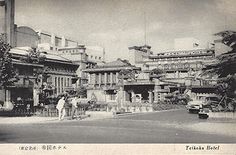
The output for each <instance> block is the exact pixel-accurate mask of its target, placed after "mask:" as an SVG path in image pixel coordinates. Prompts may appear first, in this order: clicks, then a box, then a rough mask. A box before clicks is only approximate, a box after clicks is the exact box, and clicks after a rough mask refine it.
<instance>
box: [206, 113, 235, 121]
mask: <svg viewBox="0 0 236 155" xmlns="http://www.w3.org/2000/svg"><path fill="white" fill-rule="evenodd" d="M208 116H209V118H232V119H236V112H209V113H208Z"/></svg>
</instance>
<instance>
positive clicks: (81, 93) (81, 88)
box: [77, 86, 87, 98]
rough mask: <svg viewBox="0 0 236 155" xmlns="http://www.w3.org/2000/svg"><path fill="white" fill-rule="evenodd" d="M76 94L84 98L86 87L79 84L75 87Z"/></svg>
mask: <svg viewBox="0 0 236 155" xmlns="http://www.w3.org/2000/svg"><path fill="white" fill-rule="evenodd" d="M77 94H78V96H80V97H81V98H86V97H87V89H86V87H84V86H80V87H79V88H78V89H77Z"/></svg>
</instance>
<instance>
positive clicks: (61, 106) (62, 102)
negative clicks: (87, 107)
mask: <svg viewBox="0 0 236 155" xmlns="http://www.w3.org/2000/svg"><path fill="white" fill-rule="evenodd" d="M64 106H65V97H62V98H61V99H60V100H59V101H58V103H57V106H56V108H57V110H58V113H59V115H58V119H59V121H61V120H63V119H64V116H65V113H66V110H65V107H64Z"/></svg>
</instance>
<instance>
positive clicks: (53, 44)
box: [51, 34, 56, 47]
mask: <svg viewBox="0 0 236 155" xmlns="http://www.w3.org/2000/svg"><path fill="white" fill-rule="evenodd" d="M55 40H56V36H55V34H51V45H52V46H53V47H54V46H55Z"/></svg>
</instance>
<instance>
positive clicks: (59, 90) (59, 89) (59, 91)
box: [57, 77, 61, 93]
mask: <svg viewBox="0 0 236 155" xmlns="http://www.w3.org/2000/svg"><path fill="white" fill-rule="evenodd" d="M57 82H58V93H61V87H60V84H61V83H60V82H61V79H60V77H59V78H58V81H57Z"/></svg>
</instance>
